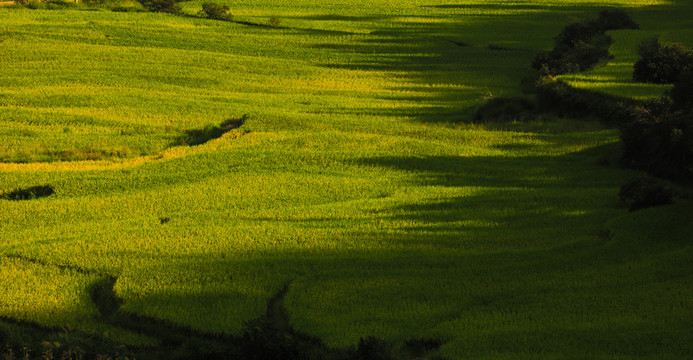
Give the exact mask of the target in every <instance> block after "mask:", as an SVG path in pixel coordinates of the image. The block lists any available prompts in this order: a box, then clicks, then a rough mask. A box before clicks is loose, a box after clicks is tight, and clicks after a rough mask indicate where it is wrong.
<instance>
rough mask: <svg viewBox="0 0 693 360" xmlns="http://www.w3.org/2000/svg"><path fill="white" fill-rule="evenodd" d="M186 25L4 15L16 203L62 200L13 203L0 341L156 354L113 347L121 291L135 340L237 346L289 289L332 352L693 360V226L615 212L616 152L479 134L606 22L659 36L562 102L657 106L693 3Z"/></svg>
mask: <svg viewBox="0 0 693 360" xmlns="http://www.w3.org/2000/svg"><path fill="white" fill-rule="evenodd" d="M182 5H183V10H184V12H185V13H187V14H189V15H190V16H173V15H168V14H156V13H135V12H111V11H106V10H103V9H102V11H80V10H79V9H73V10H53V11H49V10H29V9H16V8H0V20H1V23H0V25H1V26H0V191H1V192H5V193H8V192H10V191H12V190H16V189H27V188H30V187H34V186H45V187H47V188H50V189H51V192H52V194H50V195H47V196H42V197H38V198H36V199H31V200H10V199H8V198H4V199H0V229H1V231H0V341H1V340H3V339H10V340H13V339H17V338H19V339H21V336H25V335H22V334H18V333H17V332H16V327H17V326H18V325H17V324H20V325H21V324H33V325H32V326H34V325H38V326H39V327H42V328H63V329H67V330H66V331H68V332H72V333H75V334H87V335H88V336H91V337H92V338H93V339H98V340H99V341H102V340H103V339H108V340H109V341H114V342H117V343H122V344H125V345H127V346H129V347H133V348H136V347H142V346H144V347H147V346H149V347H157V346H161V345H162V343H161V339H159V338H156V337H155V336H154V337H153V336H150V335H144V334H141V333H138V332H137V331H133V330H132V329H128V328H125V327H121V326H118V325H117V324H113V323H109V322H106V321H104V320H103V319H102V316H101V315H100V310H102V309H100V308H99V306H98V305H97V303H95V302H94V296H93V289H94V286H95V285H96V284H103V283H104V281H106V282H108V281H113V282H112V283H109V284H111V285H112V286H113V292H114V294H115V295H116V296H117V297H118V298H120V299H122V304H121V305H120V307H119V308H118V309H117V311H119V312H122V313H124V314H134V315H136V316H140V317H142V318H147V319H149V318H153V319H158V320H161V321H164V322H165V323H166V324H170V325H171V326H176V327H181V328H185V329H191V331H196V332H200V333H204V334H232V335H234V334H239V332H241V331H242V329H243V326H244V324H245V323H246V322H247V321H249V320H252V319H255V318H257V317H259V316H260V315H262V314H263V313H264V312H265V310H266V306H267V302H268V300H269V299H270V298H271V297H272V296H273V294H276V293H277V292H278V291H279V290H280V289H282V288H283V287H284V286H285V285H287V284H289V285H288V286H289V287H288V292H287V293H286V295H285V299H284V306H285V307H286V312H287V313H288V316H289V319H290V322H291V325H292V326H293V327H294V328H296V329H298V330H300V331H303V332H305V333H308V334H311V335H314V336H317V337H319V338H321V339H323V340H324V341H325V342H326V344H328V345H329V346H332V347H349V346H355V345H356V344H358V342H359V339H360V338H362V337H366V336H375V337H378V338H383V339H385V340H387V341H388V342H390V343H392V344H395V346H400V345H401V344H403V343H404V342H405V341H406V340H411V339H436V340H438V341H440V342H442V345H441V347H440V349H439V352H438V354H439V355H440V356H443V357H446V358H450V359H467V358H475V359H482V358H484V359H485V358H488V359H517V358H523V359H529V358H551V359H556V358H593V359H598V358H604V359H616V358H618V359H621V358H622V359H630V358H638V359H645V358H652V359H662V358H667V359H686V358H689V357H690V354H692V353H693V346H692V345H691V344H693V342H692V341H691V331H692V330H693V287H692V286H691V283H692V281H691V280H692V279H693V278H692V276H693V267H692V266H691V264H693V244H692V243H691V241H690V240H691V234H693V221H691V220H692V219H693V204H691V203H690V202H681V203H678V204H675V205H672V206H665V207H657V208H651V209H646V210H642V211H638V212H633V213H630V212H628V210H627V209H626V208H624V207H623V206H621V205H620V204H619V201H618V189H619V187H620V186H621V184H623V183H624V182H625V181H626V180H627V179H629V178H630V177H631V176H633V175H635V174H636V172H634V171H631V170H625V169H623V168H621V167H619V166H617V161H616V160H617V158H618V153H619V138H618V130H617V129H613V128H608V127H606V126H605V125H602V124H599V123H596V122H591V121H576V120H571V119H562V118H555V117H546V118H543V119H539V120H537V121H535V122H532V123H521V122H514V123H505V124H494V123H490V124H474V123H472V122H471V119H472V115H473V113H474V111H475V109H476V107H478V106H479V105H481V104H483V103H484V102H485V101H486V100H488V99H491V98H493V97H499V96H514V95H519V94H520V93H521V84H520V82H521V80H522V79H523V78H524V77H525V76H526V75H527V74H528V73H529V69H530V64H531V60H532V58H533V57H534V56H535V55H536V54H537V53H538V52H540V51H544V50H547V49H549V48H551V46H552V37H553V36H554V35H555V34H557V33H558V32H559V31H560V29H561V28H562V27H563V26H564V25H565V24H566V23H567V22H568V21H569V19H570V18H571V17H580V18H586V17H593V16H595V15H596V14H597V13H598V12H599V11H600V10H601V9H603V8H604V7H607V6H618V7H625V8H626V9H627V11H628V12H629V13H630V14H631V15H632V17H633V18H634V19H635V21H636V22H638V23H639V24H640V26H641V30H637V31H636V30H619V31H614V32H613V33H612V36H613V37H614V39H615V40H616V41H615V43H614V45H613V46H612V53H613V54H614V55H615V59H614V60H613V61H612V62H611V63H610V64H608V65H606V66H605V67H601V68H598V69H595V70H593V71H591V72H588V73H584V74H577V75H573V76H565V79H566V80H567V81H569V82H570V83H573V84H574V85H577V86H584V87H588V88H598V89H603V90H604V91H606V92H609V93H616V94H619V95H624V96H631V97H637V98H646V97H653V96H659V95H661V93H663V91H664V90H665V88H663V87H658V86H640V85H635V84H632V83H631V80H630V72H629V71H630V70H629V69H631V68H632V63H634V62H635V61H636V60H637V44H638V43H639V41H640V39H643V38H647V37H648V36H650V35H652V34H662V40H666V41H676V42H683V43H686V44H687V45H689V46H693V43H691V41H692V40H691V39H693V37H691V36H690V35H691V34H692V31H693V20H691V19H693V16H691V15H693V7H692V6H693V4H691V3H690V1H677V2H668V1H602V2H593V1H579V0H570V1H558V0H556V1H543V2H529V1H513V2H507V1H500V0H496V1H479V0H464V1H449V0H443V1H438V2H435V1H427V0H426V1H424V0H407V1H400V2H392V1H387V0H376V1H371V2H369V4H368V5H364V4H362V3H360V2H356V1H352V0H342V1H304V0H298V1H291V2H288V1H283V0H261V1H234V2H228V5H229V7H230V8H231V10H230V12H231V13H232V14H233V15H234V19H235V20H236V21H239V22H246V24H243V23H238V22H236V23H234V22H223V21H213V20H208V19H203V18H198V17H196V16H193V15H195V14H197V13H198V11H199V10H200V8H201V2H199V1H192V2H185V3H182ZM273 16H274V17H278V18H279V19H280V20H281V25H280V26H279V27H277V28H272V27H265V26H251V25H248V24H247V23H256V24H264V23H266V22H267V20H268V19H269V18H270V17H273ZM241 119H242V121H241ZM229 120H235V121H236V122H234V124H236V125H234V126H233V127H231V128H228V129H227V130H229V131H227V132H225V133H224V134H223V135H221V136H220V137H218V138H214V139H211V140H210V141H207V142H201V143H200V144H197V145H190V143H189V142H186V139H188V138H189V137H190V136H191V134H193V135H194V134H196V133H200V132H204V131H202V130H203V129H205V127H207V129H208V130H209V129H213V127H214V126H219V125H220V124H222V123H224V122H227V121H229ZM26 336H29V335H26ZM95 341H96V340H95Z"/></svg>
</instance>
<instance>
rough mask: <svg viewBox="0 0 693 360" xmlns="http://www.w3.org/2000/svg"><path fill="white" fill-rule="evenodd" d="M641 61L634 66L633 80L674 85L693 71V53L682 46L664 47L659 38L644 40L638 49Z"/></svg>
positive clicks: (671, 45)
mask: <svg viewBox="0 0 693 360" xmlns="http://www.w3.org/2000/svg"><path fill="white" fill-rule="evenodd" d="M638 54H640V57H641V58H640V60H638V61H637V62H636V63H635V65H634V66H633V68H634V70H633V80H634V81H638V82H645V83H655V84H673V83H675V82H676V81H677V80H678V79H679V77H680V76H681V74H683V73H685V72H687V71H693V53H692V52H690V51H689V50H688V49H686V47H685V46H683V45H681V44H670V45H667V46H662V45H661V44H660V43H659V38H658V37H653V38H650V39H648V40H644V41H643V42H642V43H641V44H640V47H639V48H638Z"/></svg>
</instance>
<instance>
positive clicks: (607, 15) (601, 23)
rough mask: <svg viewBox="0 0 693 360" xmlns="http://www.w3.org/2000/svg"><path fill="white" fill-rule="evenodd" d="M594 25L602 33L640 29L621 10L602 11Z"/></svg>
mask: <svg viewBox="0 0 693 360" xmlns="http://www.w3.org/2000/svg"><path fill="white" fill-rule="evenodd" d="M594 23H595V26H596V27H598V28H599V29H601V30H602V31H609V30H620V29H639V28H640V26H639V25H638V24H637V23H635V21H633V19H631V17H630V15H628V14H627V13H626V12H625V11H624V10H623V9H605V10H602V11H601V12H599V16H598V17H597V19H596V20H595V21H594Z"/></svg>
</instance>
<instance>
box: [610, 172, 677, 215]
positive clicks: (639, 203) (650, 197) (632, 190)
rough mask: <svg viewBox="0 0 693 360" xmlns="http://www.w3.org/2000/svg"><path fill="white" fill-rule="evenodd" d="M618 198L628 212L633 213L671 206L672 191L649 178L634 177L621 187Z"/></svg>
mask: <svg viewBox="0 0 693 360" xmlns="http://www.w3.org/2000/svg"><path fill="white" fill-rule="evenodd" d="M618 197H619V198H620V199H621V202H622V203H623V204H625V205H627V206H628V208H629V209H630V211H635V210H639V209H644V208H648V207H652V206H657V205H666V204H671V202H672V197H673V191H672V190H671V189H670V188H669V187H667V186H666V185H664V184H663V183H662V182H661V181H660V180H657V179H655V178H652V177H649V176H636V177H634V178H632V179H630V180H629V181H628V182H627V183H625V184H624V185H623V186H621V190H620V191H619V192H618Z"/></svg>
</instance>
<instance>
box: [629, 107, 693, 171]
mask: <svg viewBox="0 0 693 360" xmlns="http://www.w3.org/2000/svg"><path fill="white" fill-rule="evenodd" d="M672 106H673V104H672V103H670V102H668V101H666V99H664V100H663V103H662V102H657V103H653V104H650V106H648V107H647V108H639V109H638V110H637V112H636V113H635V114H634V115H633V120H632V121H631V122H628V123H625V124H624V125H623V126H622V128H621V140H622V141H623V143H624V153H623V161H624V163H625V164H626V165H628V166H630V167H633V168H636V169H641V170H645V171H647V172H648V173H649V174H651V175H654V176H659V177H663V178H666V179H670V180H674V181H679V182H682V183H686V184H693V121H691V118H690V117H689V116H688V115H685V114H682V113H681V112H677V111H673V110H674V108H673V107H672Z"/></svg>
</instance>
